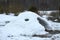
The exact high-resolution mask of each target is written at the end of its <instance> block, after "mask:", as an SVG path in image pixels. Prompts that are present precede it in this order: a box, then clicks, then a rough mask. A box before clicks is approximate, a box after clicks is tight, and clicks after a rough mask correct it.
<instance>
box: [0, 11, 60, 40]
mask: <svg viewBox="0 0 60 40" xmlns="http://www.w3.org/2000/svg"><path fill="white" fill-rule="evenodd" d="M38 17H39V18H40V19H42V20H44V21H46V22H47V23H48V27H49V28H52V30H60V23H56V22H52V21H49V20H47V19H46V17H47V16H43V17H40V16H39V15H37V14H36V13H34V12H30V11H25V12H22V13H20V14H19V15H18V16H17V17H16V16H13V15H5V14H0V40H60V34H55V35H53V36H52V37H51V38H40V37H32V35H35V34H36V35H45V34H48V32H46V31H45V28H44V26H43V25H41V24H40V23H39V21H38V20H37V18H38ZM9 21H10V23H8V24H6V23H7V22H9ZM1 26H4V27H1ZM49 28H48V30H49Z"/></svg>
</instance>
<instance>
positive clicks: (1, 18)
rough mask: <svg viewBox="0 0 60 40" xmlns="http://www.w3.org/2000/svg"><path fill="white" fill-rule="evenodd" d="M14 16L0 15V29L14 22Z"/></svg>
mask: <svg viewBox="0 0 60 40" xmlns="http://www.w3.org/2000/svg"><path fill="white" fill-rule="evenodd" d="M15 18H16V16H12V15H5V14H0V27H2V26H5V25H6V24H7V23H9V22H12V21H14V20H15Z"/></svg>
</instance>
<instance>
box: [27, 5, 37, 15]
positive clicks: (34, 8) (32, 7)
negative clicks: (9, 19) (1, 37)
mask: <svg viewBox="0 0 60 40" xmlns="http://www.w3.org/2000/svg"><path fill="white" fill-rule="evenodd" d="M28 11H32V12H35V13H37V14H38V9H37V8H36V7H35V6H30V8H29V9H28Z"/></svg>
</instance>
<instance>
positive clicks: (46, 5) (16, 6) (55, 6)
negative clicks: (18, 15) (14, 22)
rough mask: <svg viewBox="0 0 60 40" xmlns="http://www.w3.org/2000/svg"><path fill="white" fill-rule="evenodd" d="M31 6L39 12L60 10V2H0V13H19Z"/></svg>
mask: <svg viewBox="0 0 60 40" xmlns="http://www.w3.org/2000/svg"><path fill="white" fill-rule="evenodd" d="M31 6H35V7H36V8H37V9H38V10H59V9H60V0H0V12H7V13H8V12H19V11H22V10H28V9H29V7H31Z"/></svg>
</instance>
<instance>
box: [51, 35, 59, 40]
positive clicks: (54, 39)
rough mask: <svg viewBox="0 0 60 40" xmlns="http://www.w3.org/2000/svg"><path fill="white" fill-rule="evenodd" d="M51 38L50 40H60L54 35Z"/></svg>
mask: <svg viewBox="0 0 60 40" xmlns="http://www.w3.org/2000/svg"><path fill="white" fill-rule="evenodd" d="M51 38H52V40H60V34H55V35H53V36H52V37H51Z"/></svg>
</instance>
